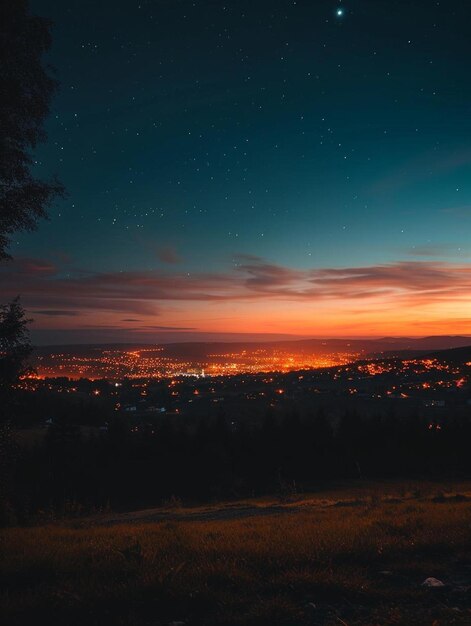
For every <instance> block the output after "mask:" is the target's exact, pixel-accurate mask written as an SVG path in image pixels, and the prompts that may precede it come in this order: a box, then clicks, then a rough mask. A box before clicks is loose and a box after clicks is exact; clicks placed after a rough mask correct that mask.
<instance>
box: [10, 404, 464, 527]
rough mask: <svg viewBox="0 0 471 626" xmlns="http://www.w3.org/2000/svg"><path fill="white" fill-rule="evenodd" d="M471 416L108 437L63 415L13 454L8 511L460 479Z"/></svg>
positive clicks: (315, 420) (284, 421) (175, 429)
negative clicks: (334, 484) (339, 482)
mask: <svg viewBox="0 0 471 626" xmlns="http://www.w3.org/2000/svg"><path fill="white" fill-rule="evenodd" d="M470 436H471V419H468V418H458V417H450V418H449V419H448V420H447V421H446V422H445V423H441V424H440V425H439V424H430V423H429V422H426V421H424V420H423V419H422V418H414V417H408V418H407V419H406V418H398V417H397V416H395V417H392V416H391V417H389V418H384V417H383V418H378V419H371V418H369V419H367V420H363V419H361V418H360V416H359V415H357V414H355V413H347V414H345V415H344V417H343V418H342V419H341V420H340V421H339V422H338V423H337V424H336V425H335V427H333V426H332V424H331V423H330V421H329V420H328V419H326V417H325V416H324V414H323V412H322V411H319V412H318V413H317V414H316V415H312V416H309V417H304V418H300V417H299V416H298V415H297V414H291V415H286V416H284V417H274V416H267V417H266V418H265V420H264V421H263V422H262V423H261V424H260V426H259V427H258V428H255V427H253V426H251V427H248V426H247V427H244V426H239V427H238V428H236V429H234V428H233V427H232V426H231V425H230V424H228V423H227V422H226V420H225V419H224V418H223V417H220V418H218V419H214V420H201V421H200V422H199V424H198V425H197V426H196V428H193V429H192V430H191V431H190V430H188V429H187V428H183V427H182V426H177V425H175V423H172V420H171V419H170V418H168V419H166V420H164V421H163V422H161V423H160V425H159V426H155V427H152V429H150V427H149V430H147V431H145V432H139V433H136V432H133V430H132V428H131V427H129V425H127V424H126V423H125V422H124V421H123V420H121V419H119V418H116V419H115V420H114V421H112V422H111V423H110V427H109V430H108V432H106V433H102V434H100V435H92V436H90V435H87V436H84V435H83V434H81V431H80V429H79V427H78V426H76V425H74V424H73V423H72V421H70V420H68V419H67V418H63V419H60V420H57V422H56V423H55V424H54V425H52V426H50V427H49V429H48V431H47V434H46V435H45V437H44V440H43V442H42V443H41V444H39V445H37V446H36V447H34V448H29V449H28V448H25V449H21V450H19V451H18V455H17V461H16V464H15V465H16V470H15V474H14V479H13V480H14V485H12V487H13V489H12V490H11V493H13V494H14V495H13V500H12V502H11V515H14V517H15V521H16V522H23V521H27V520H28V519H30V518H31V517H34V516H35V515H37V514H38V513H39V512H41V511H55V512H56V513H59V514H60V513H61V512H67V511H69V512H70V510H71V506H72V505H73V506H76V507H78V508H81V509H82V510H85V511H89V510H93V509H96V508H100V507H106V506H110V507H111V508H113V509H126V508H134V507H144V506H150V505H158V504H161V503H165V502H166V501H169V500H173V501H175V500H176V501H179V500H182V501H184V502H197V501H204V500H210V499H219V498H232V497H244V496H250V495H259V494H263V493H272V494H273V493H279V494H280V495H283V494H289V493H290V492H291V493H292V492H294V491H295V490H296V491H305V490H309V489H315V488H316V486H318V485H320V484H321V483H324V482H325V481H327V480H330V479H348V478H364V479H375V478H404V477H408V478H443V477H444V476H448V477H463V476H465V475H467V474H469V472H470V470H471V457H470V455H469V450H468V447H469V441H470Z"/></svg>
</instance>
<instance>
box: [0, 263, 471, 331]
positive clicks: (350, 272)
mask: <svg viewBox="0 0 471 626" xmlns="http://www.w3.org/2000/svg"><path fill="white" fill-rule="evenodd" d="M27 267H28V268H34V271H31V272H30V271H25V268H27ZM0 291H1V293H2V297H3V298H4V299H7V298H10V297H14V296H15V295H16V294H17V293H18V292H20V293H22V294H24V295H23V301H24V303H25V306H26V307H27V308H28V309H30V310H34V311H35V312H36V313H37V314H38V315H44V316H47V315H49V316H51V317H54V316H56V317H58V316H70V317H75V316H77V315H79V314H94V315H97V314H101V315H111V314H115V313H121V314H124V317H123V318H121V319H120V321H121V322H132V323H141V324H148V323H149V316H151V317H153V318H155V316H157V315H161V314H162V309H164V311H165V312H167V311H168V307H169V306H173V305H171V303H175V304H176V303H184V302H189V303H191V302H200V303H202V305H201V306H203V307H204V304H211V303H213V304H217V303H226V302H248V303H250V302H258V303H265V302H267V301H270V300H280V301H291V302H307V303H318V302H321V301H327V302H329V301H348V300H349V301H351V303H353V302H355V303H356V304H355V308H358V307H360V308H364V307H367V306H369V304H368V303H369V302H372V301H375V305H379V304H382V305H383V306H395V305H397V306H402V307H405V306H415V305H424V304H430V303H434V302H442V301H453V300H456V299H464V300H469V299H470V298H471V264H466V263H461V264H459V263H448V262H444V261H438V260H420V261H419V260H413V261H398V262H396V263H390V264H379V265H371V266H360V267H340V268H338V267H335V268H312V269H296V268H290V267H285V266H281V265H277V264H273V263H269V262H267V261H266V260H264V259H262V258H260V257H256V256H248V255H242V256H238V257H237V258H236V265H235V267H234V269H232V270H229V271H226V272H208V273H203V272H200V273H194V274H189V275H188V274H186V273H179V272H175V271H169V270H165V271H162V270H156V271H132V272H95V273H92V272H87V273H85V272H79V271H76V272H75V273H73V272H71V273H70V274H67V275H63V274H62V273H61V272H60V270H59V269H57V268H54V267H53V266H51V265H50V264H48V263H46V262H41V261H37V260H36V261H34V262H33V261H32V260H31V259H20V260H18V261H15V262H12V263H10V264H8V265H6V264H5V265H4V266H3V268H1V269H0ZM341 306H342V307H345V303H342V305H341ZM189 308H190V309H191V307H189ZM142 317H145V319H142ZM115 321H116V318H115ZM155 328H158V329H160V330H166V329H167V328H168V329H171V330H176V329H177V328H176V327H167V326H162V327H155ZM178 329H187V327H186V326H185V327H183V326H182V327H178Z"/></svg>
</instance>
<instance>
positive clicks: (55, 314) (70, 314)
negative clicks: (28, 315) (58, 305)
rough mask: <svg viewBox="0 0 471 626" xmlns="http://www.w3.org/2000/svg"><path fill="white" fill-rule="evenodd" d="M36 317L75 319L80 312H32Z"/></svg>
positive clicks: (53, 310) (46, 310)
mask: <svg viewBox="0 0 471 626" xmlns="http://www.w3.org/2000/svg"><path fill="white" fill-rule="evenodd" d="M32 313H34V315H48V316H49V317H75V316H76V315H78V314H79V313H78V311H70V310H60V309H44V310H42V311H38V310H35V311H32Z"/></svg>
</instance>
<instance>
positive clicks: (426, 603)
mask: <svg viewBox="0 0 471 626" xmlns="http://www.w3.org/2000/svg"><path fill="white" fill-rule="evenodd" d="M401 489H403V488H402V487H401ZM329 497H331V496H329V495H328V494H326V500H328V499H329ZM363 497H364V498H366V499H367V502H366V503H364V500H363V499H362V500H358V501H357V502H353V503H354V504H356V506H329V507H320V506H319V507H317V508H315V507H313V508H306V509H305V510H300V509H299V508H296V509H293V510H292V511H291V512H290V513H278V514H269V515H263V516H257V515H254V516H253V517H247V518H244V519H229V520H223V521H221V520H217V521H215V520H204V521H201V520H198V521H178V520H174V521H162V522H159V523H141V524H123V525H114V526H96V527H85V528H80V527H75V528H74V527H72V526H70V525H68V526H67V525H50V526H43V527H37V528H27V529H10V530H7V531H4V532H3V533H2V542H3V551H4V553H5V554H4V558H3V559H2V565H1V578H2V581H1V582H2V588H3V590H4V591H3V593H2V598H1V601H2V605H3V614H4V615H5V616H6V619H5V620H4V621H3V623H4V624H8V625H10V624H12V625H13V624H42V623H44V624H49V625H50V624H56V623H57V624H59V623H60V624H64V625H67V626H74V625H79V624H80V625H82V624H83V625H85V624H86V625H87V626H89V625H93V624H96V625H98V624H100V625H104V624H116V625H117V626H120V625H125V624H126V625H133V626H147V625H149V626H150V625H153V626H158V625H161V624H162V625H163V624H172V623H178V622H182V623H184V624H189V625H190V624H199V625H203V624H204V625H205V626H206V625H208V626H209V625H211V624H221V625H222V624H225V625H230V624H231V625H233V624H244V625H254V626H255V625H264V626H265V625H266V626H268V625H275V624H287V625H288V624H289V625H297V624H300V625H302V624H312V625H315V624H325V625H331V624H332V625H333V624H336V625H337V626H339V625H340V624H342V623H343V624H348V626H352V625H354V624H356V625H360V624H361V625H362V626H363V625H368V624H371V625H372V624H404V625H409V624H411V625H412V624H429V625H432V624H435V625H438V624H470V623H471V611H470V609H471V598H470V591H469V589H468V587H471V504H470V503H469V502H468V501H466V500H465V501H459V500H460V499H459V498H458V499H448V498H446V497H445V498H443V497H439V498H437V499H436V500H438V501H432V500H430V498H427V499H425V498H423V497H422V495H420V496H419V495H417V497H416V498H415V499H413V498H409V499H407V500H405V501H400V499H398V498H389V501H388V502H386V501H383V500H382V495H381V497H380V495H379V493H378V491H377V490H373V491H372V490H371V489H370V491H369V493H364V494H363ZM391 500H392V501H391ZM397 500H399V501H397ZM429 576H434V577H436V578H439V579H441V580H442V581H444V582H445V583H447V586H446V587H444V588H442V589H426V588H424V587H422V586H421V583H422V581H423V580H424V579H425V578H426V577H429Z"/></svg>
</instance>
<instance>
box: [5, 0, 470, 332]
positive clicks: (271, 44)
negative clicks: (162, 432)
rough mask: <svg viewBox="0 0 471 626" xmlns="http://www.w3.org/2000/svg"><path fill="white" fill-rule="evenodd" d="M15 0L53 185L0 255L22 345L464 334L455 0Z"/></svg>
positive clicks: (466, 219)
mask: <svg viewBox="0 0 471 626" xmlns="http://www.w3.org/2000/svg"><path fill="white" fill-rule="evenodd" d="M32 9H33V12H35V13H37V14H40V15H42V16H46V17H50V18H51V19H52V20H53V22H54V29H53V48H52V51H51V54H50V58H49V61H50V62H51V63H52V64H53V65H54V66H55V68H56V70H57V77H58V79H59V80H60V83H61V86H60V90H59V92H58V94H57V96H56V97H55V99H54V103H53V109H52V112H51V116H50V118H49V119H48V122H47V131H48V141H47V143H46V144H44V145H42V146H41V147H40V149H39V150H38V151H37V153H36V156H37V159H38V165H37V168H38V170H39V171H40V172H41V173H44V175H45V176H49V175H51V174H57V176H58V177H59V179H60V180H61V181H62V182H63V183H64V185H65V186H66V188H67V191H68V197H67V198H66V199H65V200H61V201H59V202H57V203H56V204H55V206H54V207H53V209H52V210H51V212H50V220H49V221H48V222H42V223H41V224H40V227H39V230H38V231H37V232H34V233H28V234H24V235H21V236H18V237H16V238H15V242H14V244H13V246H12V248H11V252H12V254H13V256H14V258H15V260H14V262H12V263H10V264H8V265H7V264H3V268H2V270H1V271H2V276H1V277H0V288H1V289H2V291H3V292H6V293H7V295H15V294H16V293H18V292H21V294H22V299H23V302H24V304H25V306H26V307H27V309H28V312H29V313H30V314H31V316H32V317H33V318H34V319H35V322H34V325H33V339H35V340H36V341H38V342H41V343H46V342H55V343H61V342H63V343H66V342H73V341H81V342H83V341H135V340H142V341H152V340H156V341H159V340H162V339H167V340H170V339H175V338H180V339H183V338H185V339H195V338H198V337H205V338H206V337H216V336H221V337H222V336H224V337H225V338H227V337H228V336H233V337H234V338H237V337H238V336H240V337H242V336H243V337H245V336H247V334H252V333H253V336H254V337H255V336H256V337H260V335H261V334H262V333H269V334H270V336H273V335H276V336H284V335H289V334H291V335H293V334H294V335H300V336H312V337H321V336H322V337H324V336H325V337H332V336H344V337H353V336H362V337H364V336H380V335H427V334H457V333H465V334H468V333H471V273H470V269H471V265H470V263H471V246H470V232H471V80H470V71H469V59H471V37H470V24H471V3H470V2H469V1H465V0H457V1H454V2H450V1H446V2H445V0H442V1H441V2H433V1H431V0H416V1H412V0H411V1H406V0H389V1H385V0H384V1H383V0H349V1H348V2H347V1H345V0H344V1H343V2H337V3H336V2H333V1H331V0H296V1H292V0H270V1H265V0H251V1H250V2H246V1H245V0H233V1H230V0H228V1H227V2H224V1H223V0H194V1H186V0H148V1H145V0H141V1H131V0H126V1H125V0H118V1H115V2H111V1H108V2H106V1H102V2H91V1H89V0H71V1H69V2H57V0H34V1H33V2H32ZM200 333H203V334H200ZM219 333H221V335H218V334H219ZM230 333H242V334H241V335H229V334H230Z"/></svg>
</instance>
